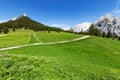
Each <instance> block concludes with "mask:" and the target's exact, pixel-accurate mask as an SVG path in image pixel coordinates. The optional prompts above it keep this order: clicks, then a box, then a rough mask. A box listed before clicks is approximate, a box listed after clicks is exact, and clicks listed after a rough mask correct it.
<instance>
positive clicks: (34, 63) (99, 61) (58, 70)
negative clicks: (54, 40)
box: [0, 37, 120, 80]
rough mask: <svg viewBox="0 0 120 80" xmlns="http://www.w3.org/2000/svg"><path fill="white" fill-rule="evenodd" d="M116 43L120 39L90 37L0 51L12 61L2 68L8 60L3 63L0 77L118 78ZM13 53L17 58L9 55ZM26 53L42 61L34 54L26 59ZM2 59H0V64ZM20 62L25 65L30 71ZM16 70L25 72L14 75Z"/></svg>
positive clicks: (119, 62) (119, 58)
mask: <svg viewBox="0 0 120 80" xmlns="http://www.w3.org/2000/svg"><path fill="white" fill-rule="evenodd" d="M119 44H120V41H117V40H111V39H105V38H99V37H91V38H88V39H85V40H80V41H76V42H69V43H64V44H54V45H42V46H31V47H24V48H20V49H14V50H7V51H0V53H2V57H3V58H4V57H5V58H4V62H7V57H6V56H7V55H9V56H8V57H10V60H11V61H13V62H14V64H12V65H11V66H10V67H9V68H3V67H4V66H5V65H9V62H8V63H6V64H4V65H3V67H2V69H4V70H5V71H6V70H7V71H8V72H9V74H6V72H5V71H1V75H3V74H6V75H5V76H0V77H1V78H2V77H4V78H5V79H7V77H10V78H15V79H16V80H17V79H18V80H19V78H22V79H23V80H30V78H31V80H32V79H35V80H39V79H42V80H46V79H48V80H120V46H119ZM6 53H7V54H6ZM10 54H11V55H10ZM13 54H14V55H17V56H16V57H18V58H12V57H13V56H12V55H13ZM19 55H25V57H26V58H25V60H24V59H21V60H19V59H20V58H19ZM30 56H35V57H36V58H37V59H39V58H40V59H41V58H42V59H43V61H39V60H34V58H30V60H29V57H30ZM47 59H49V60H48V62H45V61H47ZM10 60H8V61H10ZM49 61H50V62H49ZM4 62H3V61H1V64H3V63H4ZM44 62H45V63H44ZM1 64H0V65H1ZM20 64H21V65H20ZM16 65H19V66H18V67H19V68H17V69H16V68H15V70H16V72H14V74H12V75H10V74H11V73H12V72H13V71H14V68H13V67H14V66H16ZM23 66H25V67H27V66H29V67H30V71H28V70H27V69H26V68H24V67H23ZM29 67H28V69H29ZM31 67H32V69H31ZM11 69H12V70H11ZM35 71H36V72H35ZM17 73H18V75H22V74H24V73H25V75H24V76H19V77H18V75H17ZM32 74H35V75H32Z"/></svg>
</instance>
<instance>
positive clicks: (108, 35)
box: [107, 30, 112, 38]
mask: <svg viewBox="0 0 120 80" xmlns="http://www.w3.org/2000/svg"><path fill="white" fill-rule="evenodd" d="M107 38H112V33H111V31H110V30H109V31H108V33H107Z"/></svg>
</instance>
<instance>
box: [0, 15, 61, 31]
mask: <svg viewBox="0 0 120 80" xmlns="http://www.w3.org/2000/svg"><path fill="white" fill-rule="evenodd" d="M22 28H24V29H29V30H34V31H57V32H59V31H63V30H62V29H61V28H57V27H51V26H47V25H45V24H42V23H40V22H37V21H35V20H33V19H31V18H30V17H28V16H26V15H21V16H19V17H17V18H15V19H13V20H9V21H7V22H4V23H1V24H0V33H1V32H2V31H3V32H4V29H5V30H6V29H9V30H10V29H12V30H13V31H16V29H22Z"/></svg>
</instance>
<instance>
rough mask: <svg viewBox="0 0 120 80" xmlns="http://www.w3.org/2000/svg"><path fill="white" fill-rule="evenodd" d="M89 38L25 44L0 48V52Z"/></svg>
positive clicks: (81, 38) (87, 36)
mask: <svg viewBox="0 0 120 80" xmlns="http://www.w3.org/2000/svg"><path fill="white" fill-rule="evenodd" d="M89 37H90V36H89V35H86V36H83V37H80V38H76V39H73V40H65V41H59V42H50V43H34V44H26V45H20V46H13V47H7V48H0V51H3V50H10V49H17V48H22V47H27V46H37V45H47V44H60V43H67V42H73V41H79V40H83V39H87V38H89Z"/></svg>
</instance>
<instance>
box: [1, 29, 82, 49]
mask: <svg viewBox="0 0 120 80" xmlns="http://www.w3.org/2000/svg"><path fill="white" fill-rule="evenodd" d="M80 36H81V35H78V34H72V33H66V32H61V33H57V32H50V33H48V32H33V31H32V30H24V29H18V30H16V31H15V32H10V33H9V34H0V48H3V47H12V46H19V45H25V44H33V43H41V42H44V43H46V42H58V41H64V40H71V39H75V38H78V37H80Z"/></svg>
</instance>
